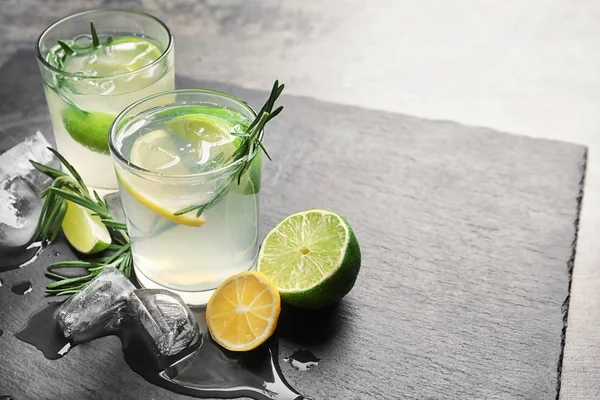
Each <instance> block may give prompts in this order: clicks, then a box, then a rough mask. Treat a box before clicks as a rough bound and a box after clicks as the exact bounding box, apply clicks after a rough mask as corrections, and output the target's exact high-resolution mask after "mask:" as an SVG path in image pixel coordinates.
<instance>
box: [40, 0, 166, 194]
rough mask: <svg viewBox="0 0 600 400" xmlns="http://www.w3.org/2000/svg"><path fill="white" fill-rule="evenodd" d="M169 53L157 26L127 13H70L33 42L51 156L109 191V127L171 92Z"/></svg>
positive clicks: (143, 16)
mask: <svg viewBox="0 0 600 400" xmlns="http://www.w3.org/2000/svg"><path fill="white" fill-rule="evenodd" d="M92 20H93V23H92V24H93V26H92V27H91V26H90V25H91V21H92ZM96 29H97V32H96V31H95V30H96ZM136 30H137V31H136ZM90 31H92V32H90ZM172 48H173V45H172V37H171V34H170V33H169V31H168V30H167V28H166V27H165V26H164V25H163V24H162V23H161V22H160V21H158V20H156V19H155V18H154V17H151V16H149V15H147V14H143V13H137V12H133V11H131V12H129V11H119V10H97V11H90V12H85V13H81V14H76V15H74V16H71V17H68V18H66V19H64V20H61V21H59V22H57V23H55V24H54V25H52V26H51V27H49V28H48V29H47V30H46V31H45V32H44V33H43V34H42V35H41V36H40V39H39V41H38V59H39V63H40V69H41V71H42V77H43V80H44V91H45V94H46V99H47V102H48V108H49V111H50V118H51V120H52V126H53V129H54V136H55V139H56V142H57V145H58V149H59V150H60V152H61V153H62V154H63V155H64V156H65V157H66V158H67V159H68V160H69V161H70V163H71V164H72V165H73V166H74V167H75V168H76V169H77V170H78V171H79V172H80V173H81V175H82V177H83V179H84V180H85V181H86V182H87V183H88V184H89V185H90V186H91V187H94V188H99V189H116V187H117V184H116V179H115V176H114V174H113V172H112V162H111V160H110V156H109V154H110V153H109V149H108V132H109V129H110V125H111V124H112V122H113V121H114V119H115V118H116V116H117V114H118V113H119V112H121V111H122V110H123V109H124V108H125V107H127V106H128V105H130V104H131V103H133V102H135V101H137V100H139V99H141V98H144V97H147V96H149V95H152V94H155V93H159V92H162V91H166V90H171V89H173V88H174V79H175V77H174V68H173V54H172V53H173V52H172Z"/></svg>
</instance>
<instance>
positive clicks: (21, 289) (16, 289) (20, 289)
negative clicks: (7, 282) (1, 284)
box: [10, 281, 33, 295]
mask: <svg viewBox="0 0 600 400" xmlns="http://www.w3.org/2000/svg"><path fill="white" fill-rule="evenodd" d="M10 290H12V292H13V293H14V294H20V295H24V294H27V293H29V292H31V291H32V290H33V286H31V282H29V281H25V282H20V283H17V284H16V285H14V286H13V287H12V288H10Z"/></svg>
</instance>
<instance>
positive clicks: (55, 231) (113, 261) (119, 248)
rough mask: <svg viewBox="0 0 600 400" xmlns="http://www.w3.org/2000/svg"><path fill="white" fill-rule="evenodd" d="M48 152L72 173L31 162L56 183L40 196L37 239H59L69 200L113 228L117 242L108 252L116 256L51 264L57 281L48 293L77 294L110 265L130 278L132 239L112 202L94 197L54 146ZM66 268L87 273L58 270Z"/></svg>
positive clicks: (50, 267) (48, 288)
mask: <svg viewBox="0 0 600 400" xmlns="http://www.w3.org/2000/svg"><path fill="white" fill-rule="evenodd" d="M48 150H50V151H51V152H52V153H54V155H55V156H56V157H57V158H58V159H59V160H60V162H61V163H62V165H64V167H65V169H66V170H67V171H68V172H69V174H67V173H65V172H63V171H59V170H57V169H54V168H52V167H49V166H47V165H42V164H39V163H37V162H35V161H30V162H31V164H32V165H33V166H34V168H36V169H37V170H38V171H40V172H42V173H44V174H46V175H48V176H49V177H51V178H53V179H54V180H53V181H52V184H51V185H50V186H48V187H47V188H46V189H45V190H43V191H42V192H41V193H40V197H42V198H43V199H44V205H43V206H42V211H41V213H40V219H39V221H38V226H37V230H36V237H37V239H38V240H41V241H43V242H47V243H52V242H53V241H54V240H56V238H57V237H58V235H59V233H60V229H61V224H62V221H63V219H64V217H65V214H66V212H67V201H71V202H73V203H76V204H79V205H80V206H82V207H85V208H87V209H88V210H90V211H91V212H92V213H93V214H94V215H97V216H99V217H100V219H101V221H102V223H104V225H106V226H107V227H108V228H110V230H111V236H112V238H113V240H114V242H116V243H113V244H112V245H111V246H110V247H109V249H108V250H110V251H113V253H112V254H111V255H109V256H106V257H101V258H97V259H88V260H75V261H59V262H56V263H53V264H50V265H49V266H48V268H47V271H46V276H47V277H49V278H52V279H54V280H55V282H52V283H50V284H48V285H47V286H46V294H48V295H56V296H61V295H66V294H74V293H77V292H78V291H79V290H81V289H82V288H84V287H85V285H87V284H88V283H89V282H90V281H91V280H92V279H94V278H95V277H96V275H98V274H99V273H100V272H101V271H102V270H103V269H104V268H106V267H109V266H114V267H116V268H118V269H119V270H121V272H123V274H124V275H125V276H127V277H130V276H131V271H132V268H133V259H132V256H131V246H130V243H129V236H128V235H127V231H126V230H127V226H126V225H125V224H124V223H122V222H119V221H115V220H114V219H113V217H112V216H111V215H110V210H109V207H108V203H107V202H106V201H105V200H102V198H101V197H100V196H99V195H98V193H97V192H96V191H95V190H94V191H93V192H92V194H91V195H90V191H89V189H88V187H87V186H86V184H85V182H84V181H83V179H82V178H81V176H80V175H79V173H78V172H77V170H76V169H75V168H74V167H73V166H72V165H71V164H69V162H68V161H67V160H66V159H65V158H64V157H63V156H62V155H61V154H60V153H59V152H58V151H56V150H54V149H52V148H50V147H49V148H48ZM63 268H80V269H84V270H86V272H85V273H84V274H83V275H79V276H66V275H64V274H60V273H57V270H61V269H63Z"/></svg>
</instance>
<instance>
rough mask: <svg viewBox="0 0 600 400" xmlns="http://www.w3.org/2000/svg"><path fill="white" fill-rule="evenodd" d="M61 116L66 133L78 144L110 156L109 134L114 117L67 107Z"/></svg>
mask: <svg viewBox="0 0 600 400" xmlns="http://www.w3.org/2000/svg"><path fill="white" fill-rule="evenodd" d="M61 115H62V120H63V125H64V126H65V129H66V131H67V132H68V133H69V135H71V137H72V138H73V139H74V140H75V141H76V142H77V143H79V144H81V145H83V146H85V147H87V148H88V149H90V150H92V151H95V152H96V153H103V154H109V150H108V132H109V130H110V126H111V124H112V123H113V121H114V120H115V116H114V115H110V114H106V113H102V112H87V111H83V110H79V109H77V108H74V107H66V108H65V109H63V111H62V113H61Z"/></svg>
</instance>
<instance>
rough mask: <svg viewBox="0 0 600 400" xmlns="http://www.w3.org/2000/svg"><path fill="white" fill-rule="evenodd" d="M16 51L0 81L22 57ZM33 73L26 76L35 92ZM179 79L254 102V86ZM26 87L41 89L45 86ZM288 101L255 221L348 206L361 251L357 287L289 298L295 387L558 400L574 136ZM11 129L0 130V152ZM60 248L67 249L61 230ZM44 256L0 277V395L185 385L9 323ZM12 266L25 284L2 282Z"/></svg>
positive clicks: (578, 159) (580, 152)
mask: <svg viewBox="0 0 600 400" xmlns="http://www.w3.org/2000/svg"><path fill="white" fill-rule="evenodd" d="M26 56H27V55H26V54H23V53H21V54H20V57H21V58H20V59H17V60H14V61H13V63H11V64H10V65H8V66H5V67H4V68H3V69H2V70H0V76H4V77H7V76H8V75H9V74H8V73H7V71H9V70H10V71H22V70H26V69H27V68H30V67H29V66H26V64H28V63H31V62H32V60H31V58H27V57H26ZM26 59H27V60H29V61H25V60H26ZM35 80H36V78H35V77H32V79H31V81H25V82H22V84H24V85H38V87H39V82H37V83H36V82H35ZM179 84H180V85H185V86H203V87H211V88H215V89H223V90H226V91H229V92H232V93H233V94H235V95H237V96H239V97H241V98H243V99H247V100H248V101H249V102H250V103H251V104H253V105H258V104H260V103H261V102H262V101H263V100H264V99H265V97H266V93H264V92H258V91H254V90H248V89H242V88H240V87H236V86H232V85H222V84H216V83H213V82H207V81H205V82H196V81H193V80H189V79H181V80H180V81H179ZM0 89H1V88H0ZM18 93H20V90H18V88H13V92H11V93H6V92H3V91H1V90H0V95H1V96H3V97H4V98H5V97H8V96H11V97H12V96H18ZM31 95H32V96H33V97H32V99H33V98H35V99H39V98H40V97H41V96H42V95H41V89H40V91H39V94H38V95H33V94H31ZM32 101H33V100H32ZM35 101H38V100H35ZM42 103H43V101H42ZM282 104H284V105H285V107H286V109H285V111H284V113H283V114H282V115H281V117H280V118H277V119H276V120H274V121H273V124H272V126H270V128H269V130H268V132H267V139H266V144H267V147H268V148H269V150H270V151H271V153H272V154H273V155H274V156H275V160H274V162H272V163H268V164H266V167H265V176H264V180H263V182H264V188H263V196H262V200H261V201H262V210H263V212H262V215H261V224H262V234H263V235H264V232H265V231H266V230H267V229H269V228H270V227H272V226H273V225H274V224H275V223H276V222H277V221H279V220H280V219H281V218H282V217H284V216H285V215H287V214H289V213H291V212H294V211H298V210H301V209H307V208H311V207H323V208H330V209H334V210H337V211H339V212H341V213H342V214H344V215H345V216H346V217H347V218H348V220H349V221H350V223H351V225H352V226H353V228H354V230H355V232H356V234H357V237H358V239H359V242H360V244H361V248H362V252H363V266H362V269H361V275H360V276H359V279H358V281H357V284H356V287H355V289H354V290H353V291H352V292H351V293H350V294H349V295H348V297H347V298H346V299H344V300H343V301H342V303H341V304H340V305H339V306H338V307H336V308H334V309H333V310H330V311H329V312H328V313H300V314H298V313H292V312H290V310H286V311H284V313H283V316H282V321H281V324H280V326H279V334H280V337H281V338H282V340H281V351H280V354H281V358H282V357H284V356H287V355H289V354H291V353H292V352H293V351H294V350H296V349H297V348H298V347H302V348H305V349H308V350H310V351H312V352H313V353H314V354H315V355H316V356H317V357H319V358H321V362H320V363H319V366H318V367H317V368H316V369H314V370H312V371H310V372H309V373H302V372H299V371H296V370H294V369H293V368H292V367H290V366H288V365H283V371H284V374H285V375H286V376H287V377H288V379H289V381H290V382H291V383H292V385H293V386H295V387H296V388H297V389H298V390H299V391H300V392H302V393H305V394H307V395H309V396H313V397H315V398H327V399H363V398H375V399H378V398H381V399H388V398H407V399H457V398H460V399H483V398H484V399H553V398H555V397H556V396H557V387H558V380H557V369H558V368H559V366H560V360H561V351H562V340H563V338H562V333H563V328H564V325H563V318H564V317H565V312H566V311H567V307H566V304H565V301H566V300H567V299H568V293H569V269H570V266H571V265H572V264H571V262H572V258H573V255H574V253H573V251H574V250H573V245H574V243H575V238H576V222H577V218H578V211H579V208H578V207H579V204H580V202H579V201H580V196H581V189H582V187H581V184H582V176H583V172H584V169H585V157H586V150H585V148H583V147H581V146H576V145H570V144H566V143H561V142H555V141H548V140H534V139H530V138H526V137H522V136H513V135H507V134H502V133H498V132H496V131H493V130H489V129H483V128H473V127H466V126H463V125H460V124H456V123H452V122H445V121H427V120H422V119H418V118H414V117H409V116H405V115H399V114H392V113H386V112H380V111H373V110H367V109H362V108H357V107H348V106H343V105H338V104H331V103H326V102H321V101H316V100H313V99H310V98H305V97H297V96H290V95H284V96H283V98H282ZM11 113H12V114H9V115H13V116H15V115H16V116H18V115H21V114H20V113H19V112H16V113H15V112H12V111H11ZM39 118H40V121H42V120H43V115H42V114H40V117H39ZM9 123H11V124H13V125H12V126H13V130H12V131H11V132H14V133H13V134H14V135H20V134H23V135H24V134H25V133H23V132H27V131H28V130H29V129H30V126H29V124H28V121H27V120H25V121H21V123H20V124H18V123H16V122H13V121H12V120H11V121H9ZM45 123H46V127H45V128H43V131H45V132H48V130H49V124H48V121H47V120H46V122H45ZM40 124H43V123H42V122H40ZM12 140H13V139H12V138H10V139H9V138H8V136H7V135H6V134H3V135H2V141H0V148H4V146H5V143H4V141H8V142H11V141H12ZM58 248H60V249H61V254H62V255H61V257H72V255H71V254H69V252H68V251H67V248H66V246H65V244H64V243H59V244H58ZM45 254H46V253H44V254H43V255H42V257H41V258H40V259H39V261H38V262H36V263H34V264H32V265H30V266H29V267H27V268H25V269H24V270H23V271H21V273H20V274H18V273H17V272H14V271H13V272H9V273H6V274H4V275H3V276H2V278H3V279H4V281H5V284H4V287H2V288H0V304H2V307H0V324H1V325H0V328H2V329H4V331H5V334H4V335H3V336H2V337H0V354H2V357H1V358H0V392H6V393H10V394H11V395H13V396H14V397H15V398H17V399H39V398H48V399H53V398H63V399H81V398H94V399H95V398H98V399H110V398H114V393H119V398H121V399H142V398H156V397H159V398H165V399H171V398H172V399H176V398H182V397H181V396H178V395H175V394H172V393H169V392H166V391H165V390H163V389H160V388H156V387H153V386H151V385H149V384H147V383H146V382H144V381H143V380H142V379H141V378H139V377H138V376H136V375H135V374H133V373H132V372H131V371H130V370H129V369H128V368H127V366H126V365H125V363H124V362H123V360H122V358H121V355H120V349H119V343H118V341H117V340H116V339H110V338H108V339H102V340H99V341H97V342H94V343H91V344H89V345H86V346H81V347H78V348H76V349H74V350H73V351H72V352H70V353H69V354H68V356H67V357H65V358H63V359H60V360H59V361H55V362H50V361H47V360H45V359H44V358H43V357H42V355H41V353H39V352H38V351H37V350H35V349H33V348H32V347H30V346H28V345H25V344H24V343H21V342H19V341H18V340H17V339H16V338H14V337H13V336H12V335H11V334H10V333H14V332H16V331H17V330H18V329H19V328H20V326H22V325H23V324H24V323H25V322H26V320H27V316H28V315H29V314H30V313H31V312H33V311H34V310H35V309H36V308H38V307H39V306H41V305H42V304H43V303H44V300H43V292H42V288H43V285H44V283H45V278H44V277H43V276H42V271H43V270H44V268H45V265H46V264H47V263H48V261H49V259H48V258H47V257H46V255H45ZM23 279H30V280H32V282H33V283H34V286H35V289H34V291H33V292H32V293H29V294H28V295H26V296H16V295H14V294H12V293H11V292H10V291H9V290H7V289H8V288H9V287H10V285H12V284H13V283H15V282H17V281H20V280H23ZM563 304H565V307H563ZM49 371H52V372H49ZM54 371H60V374H59V375H58V374H55V372H54ZM57 375H58V376H57Z"/></svg>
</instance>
